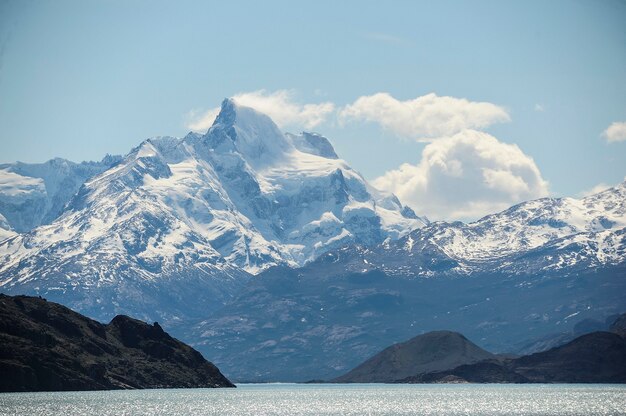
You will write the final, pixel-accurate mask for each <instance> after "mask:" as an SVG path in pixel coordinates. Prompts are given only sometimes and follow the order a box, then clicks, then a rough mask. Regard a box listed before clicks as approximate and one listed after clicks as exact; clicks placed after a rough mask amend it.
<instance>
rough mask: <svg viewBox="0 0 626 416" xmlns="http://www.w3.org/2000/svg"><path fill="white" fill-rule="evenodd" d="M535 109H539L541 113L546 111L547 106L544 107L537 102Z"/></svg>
mask: <svg viewBox="0 0 626 416" xmlns="http://www.w3.org/2000/svg"><path fill="white" fill-rule="evenodd" d="M535 111H537V112H539V113H543V112H544V111H545V108H544V107H543V105H541V104H539V103H537V104H535Z"/></svg>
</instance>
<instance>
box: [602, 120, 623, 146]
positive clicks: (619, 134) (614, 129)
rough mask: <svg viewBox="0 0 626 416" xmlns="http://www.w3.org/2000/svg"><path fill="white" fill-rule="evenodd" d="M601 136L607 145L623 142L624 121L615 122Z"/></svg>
mask: <svg viewBox="0 0 626 416" xmlns="http://www.w3.org/2000/svg"><path fill="white" fill-rule="evenodd" d="M602 136H604V138H605V139H606V141H607V142H609V143H614V142H623V141H625V140H626V121H616V122H615V123H612V124H611V125H610V126H609V127H608V128H607V129H606V130H604V133H602Z"/></svg>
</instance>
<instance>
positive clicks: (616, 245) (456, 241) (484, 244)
mask: <svg viewBox="0 0 626 416" xmlns="http://www.w3.org/2000/svg"><path fill="white" fill-rule="evenodd" d="M318 261H319V262H326V263H329V264H335V265H336V266H335V267H336V268H337V270H344V269H349V270H351V271H361V272H364V271H369V270H374V269H380V270H383V271H385V272H386V273H389V274H392V275H403V276H426V277H428V276H434V275H441V274H442V273H447V274H461V275H467V274H472V273H477V272H503V273H522V274H523V273H530V272H548V271H554V272H559V271H560V270H564V271H566V272H570V273H571V272H572V270H574V269H588V268H592V267H600V266H607V265H608V266H610V265H617V264H623V263H625V262H626V181H625V182H622V183H621V184H619V185H617V186H615V187H613V188H610V189H607V190H605V191H602V192H600V193H597V194H594V195H591V196H588V197H585V198H582V199H575V198H542V199H537V200H533V201H528V202H523V203H521V204H518V205H515V206H513V207H511V208H509V209H507V210H505V211H502V212H499V213H496V214H492V215H488V216H486V217H483V218H481V219H479V220H478V221H475V222H472V223H469V224H465V223H462V222H452V223H449V222H433V223H430V224H428V225H426V226H424V227H422V228H419V229H416V230H414V231H412V232H410V233H409V234H407V235H406V236H404V237H402V238H400V239H398V240H395V241H391V240H389V241H385V242H383V243H382V244H380V245H378V246H374V247H373V246H362V245H354V246H346V247H342V248H341V249H339V250H336V251H330V252H328V253H326V254H324V255H323V256H322V257H321V258H320V259H319V260H318Z"/></svg>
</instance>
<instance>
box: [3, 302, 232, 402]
mask: <svg viewBox="0 0 626 416" xmlns="http://www.w3.org/2000/svg"><path fill="white" fill-rule="evenodd" d="M0 374H2V377H0V391H67V390H105V389H144V388H186V387H188V388H200V387H234V385H233V384H232V383H231V382H230V381H229V380H228V379H226V377H224V376H223V375H222V374H221V373H220V371H219V370H218V368H217V367H215V366H214V365H213V364H212V363H210V362H208V361H207V360H205V359H204V358H203V357H202V355H201V354H200V353H199V352H197V351H195V350H194V349H193V348H191V347H189V346H188V345H185V344H184V343H182V342H180V341H178V340H176V339H174V338H172V337H171V336H169V335H168V334H167V333H166V332H164V331H163V329H162V328H161V327H160V326H159V324H158V323H156V322H155V323H154V324H153V325H149V324H146V323H144V322H142V321H138V320H136V319H133V318H129V317H127V316H123V315H119V316H116V317H115V318H114V319H113V320H112V321H111V322H110V323H109V324H108V325H104V324H101V323H99V322H97V321H94V320H91V319H89V318H86V317H84V316H82V315H80V314H78V313H76V312H73V311H72V310H70V309H68V308H66V307H64V306H61V305H59V304H56V303H52V302H47V301H46V300H45V299H41V298H35V297H27V296H15V297H11V296H6V295H2V294H0Z"/></svg>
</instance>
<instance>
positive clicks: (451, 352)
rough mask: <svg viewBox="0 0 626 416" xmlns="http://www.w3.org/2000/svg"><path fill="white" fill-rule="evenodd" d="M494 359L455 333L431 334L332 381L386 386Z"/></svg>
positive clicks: (372, 358)
mask: <svg viewBox="0 0 626 416" xmlns="http://www.w3.org/2000/svg"><path fill="white" fill-rule="evenodd" d="M495 358H496V357H495V355H493V354H491V353H489V352H487V351H485V350H483V349H482V348H480V347H478V346H477V345H476V344H474V343H472V342H471V341H469V340H468V339H467V338H465V337H464V336H463V335H461V334H459V333H457V332H451V331H433V332H429V333H426V334H423V335H418V336H416V337H414V338H412V339H410V340H408V341H406V342H401V343H399V344H394V345H392V346H390V347H388V348H386V349H384V350H383V351H381V352H379V353H378V354H376V355H374V356H373V357H371V358H370V359H368V360H367V361H365V362H363V363H362V364H360V365H359V366H357V367H355V368H354V369H353V370H351V371H349V372H348V373H346V374H344V375H342V376H340V377H337V378H336V379H334V380H332V381H333V382H336V383H389V382H393V381H396V380H399V379H403V378H405V377H409V376H413V375H415V374H422V373H429V372H434V371H442V370H447V369H452V368H455V367H457V366H460V365H463V364H471V363H476V362H479V361H483V360H487V359H495Z"/></svg>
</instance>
